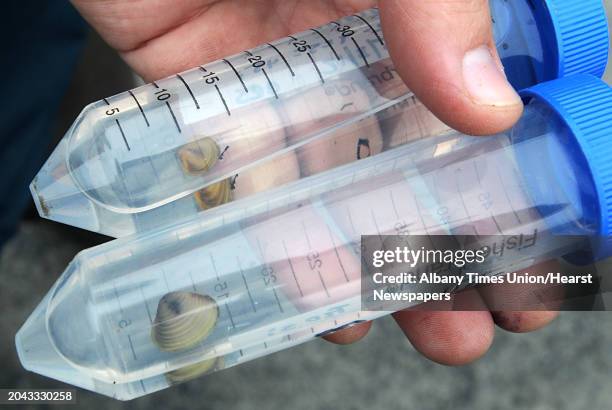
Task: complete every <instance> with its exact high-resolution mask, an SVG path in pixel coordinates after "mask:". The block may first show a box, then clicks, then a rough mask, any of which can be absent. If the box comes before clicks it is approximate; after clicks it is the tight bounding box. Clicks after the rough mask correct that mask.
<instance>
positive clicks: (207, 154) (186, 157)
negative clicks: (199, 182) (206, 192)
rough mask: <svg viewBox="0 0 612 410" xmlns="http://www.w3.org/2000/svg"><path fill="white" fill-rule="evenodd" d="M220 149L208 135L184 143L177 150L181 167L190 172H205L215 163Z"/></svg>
mask: <svg viewBox="0 0 612 410" xmlns="http://www.w3.org/2000/svg"><path fill="white" fill-rule="evenodd" d="M220 154H221V151H220V150H219V146H218V145H217V143H216V142H215V140H213V139H212V138H210V137H204V138H200V139H198V140H197V141H193V142H190V143H188V144H185V145H184V146H183V147H181V149H180V150H179V152H178V157H179V160H180V161H181V165H182V167H183V169H184V170H185V171H186V172H188V173H190V174H201V173H203V172H207V171H208V170H209V169H211V168H212V167H213V165H215V164H216V163H217V160H218V159H219V155H220Z"/></svg>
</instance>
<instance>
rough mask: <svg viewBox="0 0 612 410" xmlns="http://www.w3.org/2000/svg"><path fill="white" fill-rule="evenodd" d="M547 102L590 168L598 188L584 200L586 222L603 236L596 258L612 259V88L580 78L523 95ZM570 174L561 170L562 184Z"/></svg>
mask: <svg viewBox="0 0 612 410" xmlns="http://www.w3.org/2000/svg"><path fill="white" fill-rule="evenodd" d="M521 96H522V97H523V98H524V99H526V100H529V99H537V100H539V101H543V102H545V103H546V104H547V105H548V106H549V107H550V108H551V109H552V110H553V111H554V112H555V113H556V114H557V115H558V116H559V118H560V119H561V120H562V121H563V123H564V124H565V125H566V126H567V130H568V131H569V132H570V133H571V138H572V141H571V143H572V144H573V147H574V148H573V149H571V150H570V152H571V154H572V155H573V156H574V157H575V159H576V162H577V163H580V164H583V167H584V168H586V169H585V170H584V171H585V174H586V175H587V176H588V177H590V181H589V182H590V184H592V186H593V188H594V192H593V193H592V195H588V196H587V197H585V198H583V200H582V202H583V203H584V204H585V206H584V208H583V212H584V214H585V215H583V217H584V219H585V221H588V223H590V224H593V225H594V226H595V227H596V229H597V232H598V234H599V235H600V238H599V239H600V240H599V243H598V244H597V249H596V250H595V254H596V258H598V259H599V258H602V257H607V256H610V255H612V237H611V235H612V88H610V86H608V84H606V83H605V82H604V81H602V80H600V79H599V78H596V77H594V76H592V75H587V74H580V75H574V76H570V77H566V78H563V79H559V80H554V81H549V82H545V83H542V84H538V85H536V86H534V87H531V88H528V89H526V90H523V91H522V92H521ZM564 171H566V170H557V174H558V176H560V177H559V178H558V179H559V180H558V181H557V182H558V183H559V184H561V185H563V183H564V178H563V177H561V175H563V172H564Z"/></svg>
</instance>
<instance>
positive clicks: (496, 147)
mask: <svg viewBox="0 0 612 410" xmlns="http://www.w3.org/2000/svg"><path fill="white" fill-rule="evenodd" d="M522 95H523V98H524V99H525V101H527V106H526V110H525V113H524V115H523V117H522V118H521V120H520V121H519V123H518V124H517V125H516V126H515V127H514V128H512V129H511V130H509V131H507V132H504V133H501V134H498V135H496V136H492V137H469V136H466V135H463V134H460V133H458V132H452V133H447V134H444V135H441V136H437V137H432V138H429V139H426V140H420V141H418V142H415V143H411V144H406V145H403V146H401V147H398V148H396V149H393V150H389V151H387V152H384V153H381V154H380V155H376V156H372V157H369V158H366V159H364V160H362V161H360V162H353V163H350V164H347V165H343V166H340V167H337V168H334V169H332V170H329V171H325V172H322V173H320V174H317V175H314V176H310V177H306V178H303V179H300V180H298V181H294V182H292V183H289V184H286V185H284V186H281V187H278V188H275V189H272V190H270V191H268V192H264V193H259V194H255V195H253V196H251V197H249V198H248V199H244V200H240V201H235V202H233V203H230V204H226V205H224V206H221V207H218V208H216V209H213V210H211V211H209V212H206V213H202V214H200V215H196V216H194V217H193V218H192V219H190V220H189V221H185V222H182V223H180V224H175V225H169V226H167V227H163V228H158V229H153V230H150V231H147V232H142V233H139V234H137V235H135V236H131V237H125V238H120V239H116V240H114V241H111V242H108V243H106V244H103V245H100V246H97V247H95V248H91V249H89V250H85V251H83V252H81V253H80V254H79V255H77V256H76V257H75V259H74V260H73V262H72V263H71V264H70V266H69V267H68V268H67V270H66V271H65V272H64V274H63V275H62V276H61V277H60V278H59V280H58V281H57V283H56V284H55V285H54V286H53V288H52V289H51V290H50V291H49V293H48V294H47V296H46V297H45V298H44V300H43V301H42V302H41V303H40V305H39V306H38V307H37V308H36V310H35V311H34V312H33V313H32V315H31V316H30V317H29V319H28V320H27V322H26V323H25V324H24V325H23V326H22V328H21V329H20V331H19V333H18V334H17V336H16V344H17V349H18V352H19V357H20V360H21V362H22V363H23V365H24V366H25V367H26V368H27V369H29V370H31V371H34V372H37V373H40V374H43V375H46V376H49V377H52V378H56V379H59V380H62V381H64V382H67V383H71V384H74V385H77V386H80V387H83V388H86V389H90V390H93V391H97V392H100V393H103V394H106V395H109V396H113V397H116V398H119V399H131V398H134V397H138V396H142V395H145V394H148V393H151V392H154V391H157V390H160V389H163V388H165V387H168V386H170V385H172V384H174V383H178V382H181V381H184V380H189V379H191V378H194V377H197V376H199V375H202V374H206V373H210V372H212V371H215V370H219V369H223V368H227V367H230V366H234V365H237V364H240V363H243V362H245V361H248V360H251V359H253V358H256V357H259V356H263V355H266V354H269V353H271V352H274V351H278V350H281V349H284V348H287V347H290V346H293V345H296V344H299V343H302V342H305V341H308V340H311V339H313V338H315V337H316V336H318V335H321V334H325V333H326V332H329V331H331V330H333V329H337V328H339V327H342V326H345V325H348V324H350V323H354V322H356V321H361V320H371V319H374V318H376V317H378V316H381V315H383V314H386V313H388V312H380V311H365V310H362V305H361V298H360V283H361V276H360V267H361V265H360V260H361V254H360V252H361V248H360V246H359V241H360V237H361V235H368V234H370V235H384V234H397V233H399V234H410V235H418V234H426V235H431V236H433V235H438V234H440V235H455V234H460V233H467V234H472V235H473V234H477V235H495V234H504V235H510V234H513V235H514V234H517V235H518V234H523V235H525V236H528V237H530V238H532V239H533V238H535V237H537V239H538V240H537V241H536V240H535V239H534V240H533V242H534V243H536V245H535V246H533V247H530V248H529V249H528V250H526V251H525V252H524V253H521V254H515V255H513V256H512V258H511V259H512V260H501V261H500V264H501V265H500V266H502V269H503V266H504V264H506V263H512V265H511V266H512V267H513V269H519V268H521V267H526V266H523V265H527V264H532V263H537V262H540V261H544V260H549V259H551V258H554V257H560V256H563V255H567V254H570V253H572V252H573V251H575V250H577V249H579V247H578V244H577V243H574V242H570V243H563V244H562V242H561V241H558V240H555V238H554V237H555V236H559V235H590V236H596V235H601V236H607V235H608V234H609V232H610V229H611V228H612V227H611V223H612V199H611V197H610V195H609V186H610V184H611V183H612V169H611V167H610V164H612V145H611V144H610V143H609V138H608V137H609V133H610V129H611V127H612V90H611V89H610V88H609V87H608V85H606V84H605V83H603V82H602V81H601V80H599V79H596V78H595V77H593V76H589V75H577V76H571V77H568V78H564V79H560V80H555V81H551V82H547V83H543V84H540V85H537V86H535V87H532V88H530V89H527V90H526V91H524V92H523V93H522ZM408 238H409V237H408ZM605 243H606V242H605V241H604V242H603V244H604V245H605ZM597 251H598V252H602V254H603V252H604V251H609V249H604V248H603V245H602V248H601V249H598V250H597ZM506 266H507V265H506ZM500 270H501V269H500ZM484 273H492V272H484ZM409 306H410V304H409V303H407V304H404V305H402V306H401V307H398V308H407V307H409Z"/></svg>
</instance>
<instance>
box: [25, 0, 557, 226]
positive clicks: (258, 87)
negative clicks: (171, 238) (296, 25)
mask: <svg viewBox="0 0 612 410" xmlns="http://www.w3.org/2000/svg"><path fill="white" fill-rule="evenodd" d="M491 10H492V15H493V21H494V27H495V36H496V40H497V46H498V49H499V52H500V55H501V56H502V59H503V61H504V63H505V65H506V68H507V71H508V74H509V77H510V79H511V80H512V81H513V83H515V85H516V86H517V87H520V86H522V85H526V84H527V85H528V84H535V83H536V81H537V78H538V74H539V72H540V71H541V70H542V61H543V60H544V54H545V50H544V46H545V45H544V40H543V39H542V38H541V37H540V32H539V30H540V28H539V27H538V26H537V24H535V23H534V21H535V20H536V18H535V16H534V9H533V8H532V5H531V4H530V3H529V2H528V1H517V2H511V3H510V2H506V1H502V0H495V1H492V2H491ZM389 107H393V108H392V109H390V110H388V109H387V108H389ZM398 123H400V125H399V126H398V125H397V124H398ZM442 129H446V126H444V124H442V123H440V122H439V121H438V120H437V119H435V117H433V115H431V113H429V112H428V111H427V110H426V109H424V108H423V107H422V106H421V105H420V103H419V102H418V101H417V100H415V99H414V98H412V93H411V92H410V91H409V90H408V89H407V88H406V86H405V85H404V84H403V82H402V81H401V80H400V79H399V76H398V75H397V72H396V71H395V68H394V66H393V64H392V62H391V60H390V59H389V55H388V52H387V49H386V46H385V43H384V39H383V37H382V31H381V27H380V20H379V16H378V11H377V10H375V9H372V10H367V11H364V12H362V13H360V14H358V15H354V16H348V17H345V18H343V19H340V20H338V21H335V22H332V23H330V24H328V25H325V26H323V27H320V28H318V29H312V30H309V31H305V32H302V33H299V34H295V35H293V36H288V37H286V38H284V39H281V40H279V41H276V42H271V43H269V44H265V45H262V46H260V47H256V48H254V49H251V50H248V51H245V52H243V53H241V54H238V55H235V56H232V57H228V58H226V59H223V60H219V61H216V62H213V63H210V64H207V65H205V66H202V67H197V68H195V69H193V70H190V71H187V72H184V73H181V74H177V75H176V76H172V77H168V78H166V79H163V80H160V81H157V82H155V83H152V84H147V85H145V86H142V87H139V88H136V89H134V90H131V91H128V92H125V93H121V94H118V95H116V96H113V97H110V98H107V99H104V100H102V101H98V102H96V103H94V104H92V105H90V106H88V107H87V108H85V110H84V111H83V112H82V113H81V115H80V116H79V118H78V119H77V120H76V121H75V123H74V125H73V126H72V128H71V129H70V130H69V131H68V133H67V134H66V136H65V138H64V139H63V140H62V141H61V143H60V145H59V146H58V147H57V148H56V150H55V151H54V153H53V155H52V156H51V158H50V159H49V160H48V162H47V163H46V164H45V166H44V167H43V169H42V170H41V171H40V173H39V174H38V175H37V177H36V178H35V180H34V181H33V183H32V185H31V190H32V194H33V197H34V199H35V202H36V204H37V207H38V210H39V213H40V214H41V216H43V217H46V218H50V219H53V220H56V221H59V222H64V223H68V224H71V225H74V226H78V227H82V228H85V229H89V230H93V231H98V232H101V233H105V234H108V235H111V236H123V235H126V234H130V233H134V232H137V231H145V230H147V229H150V228H151V227H154V226H160V225H163V224H165V223H168V222H169V221H173V220H177V219H180V218H183V217H190V216H192V215H194V214H196V213H198V212H200V211H202V210H205V209H209V208H211V207H214V206H216V205H218V204H221V203H225V202H228V201H231V200H233V199H239V198H242V197H244V196H248V195H251V194H253V193H255V192H262V191H265V190H267V189H269V188H272V187H276V186H279V185H282V184H284V183H287V182H290V181H293V180H296V179H299V178H300V177H306V176H309V175H312V174H315V173H317V172H320V171H322V170H325V169H330V168H332V167H334V166H338V165H342V164H345V163H348V162H350V161H354V160H357V159H359V158H364V157H365V156H368V155H373V154H377V153H379V152H382V151H385V150H387V149H389V148H392V147H393V146H397V145H399V144H402V143H405V142H408V141H410V140H413V139H416V138H424V137H428V136H431V135H437V134H439V133H440V131H441V130H442ZM258 167H259V168H258ZM237 175H238V177H237Z"/></svg>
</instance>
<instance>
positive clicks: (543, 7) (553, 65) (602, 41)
mask: <svg viewBox="0 0 612 410" xmlns="http://www.w3.org/2000/svg"><path fill="white" fill-rule="evenodd" d="M527 1H529V3H530V4H532V5H533V6H534V15H535V17H536V19H537V20H538V26H539V27H540V34H541V36H542V37H543V38H544V40H545V41H544V44H545V45H546V44H547V43H548V44H549V45H550V46H549V50H545V51H547V52H548V53H547V54H548V56H547V57H548V58H546V60H550V61H544V66H545V67H544V77H545V78H542V79H541V80H543V81H548V80H553V79H555V78H561V77H567V76H570V75H573V74H592V75H594V76H596V77H599V78H601V77H602V75H603V73H604V71H605V69H606V65H607V62H608V49H609V34H608V22H607V18H606V11H605V8H604V5H603V2H602V0H545V1H543V0H527ZM555 46H556V47H555Z"/></svg>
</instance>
